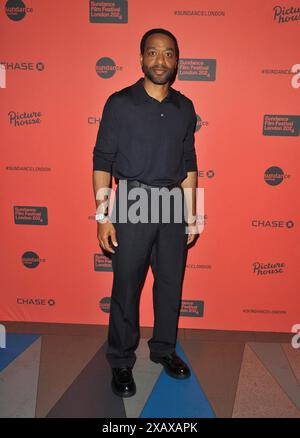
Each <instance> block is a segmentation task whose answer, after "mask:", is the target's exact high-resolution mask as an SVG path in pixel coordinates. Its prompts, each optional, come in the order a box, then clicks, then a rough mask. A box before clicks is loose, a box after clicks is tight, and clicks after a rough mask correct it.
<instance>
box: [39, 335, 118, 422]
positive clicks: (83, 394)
mask: <svg viewBox="0 0 300 438" xmlns="http://www.w3.org/2000/svg"><path fill="white" fill-rule="evenodd" d="M105 348H106V343H105V344H104V345H103V346H102V347H101V348H100V349H99V351H98V352H97V353H96V355H95V356H94V357H93V359H92V360H91V361H90V362H89V363H88V364H87V366H86V367H85V368H84V369H83V371H82V372H81V373H80V374H79V375H78V377H77V378H76V379H75V380H74V382H73V383H72V385H71V386H70V387H69V388H68V389H67V391H66V392H65V393H64V394H63V396H62V397H61V398H60V400H59V401H58V402H57V403H56V404H55V406H54V407H53V408H52V409H51V411H50V412H49V413H48V415H47V417H48V418H125V417H126V413H125V407H124V403H123V399H122V398H121V397H118V396H116V395H114V394H113V393H112V391H111V388H110V382H111V370H110V367H109V365H108V363H107V361H106V358H105Z"/></svg>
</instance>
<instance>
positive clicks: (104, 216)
mask: <svg viewBox="0 0 300 438" xmlns="http://www.w3.org/2000/svg"><path fill="white" fill-rule="evenodd" d="M108 217H109V215H108V214H104V213H97V214H96V216H95V219H96V221H97V222H99V223H100V224H102V223H105V222H106V219H107V218H108Z"/></svg>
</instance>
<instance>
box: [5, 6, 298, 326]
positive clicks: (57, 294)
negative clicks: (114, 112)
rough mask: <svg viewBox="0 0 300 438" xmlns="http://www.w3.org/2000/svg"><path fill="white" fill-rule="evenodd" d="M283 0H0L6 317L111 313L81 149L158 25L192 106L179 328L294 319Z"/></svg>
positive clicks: (290, 75) (294, 168) (149, 316)
mask: <svg viewBox="0 0 300 438" xmlns="http://www.w3.org/2000/svg"><path fill="white" fill-rule="evenodd" d="M280 5H281V6H278V2H275V0H274V1H272V0H264V1H258V0H255V1H251V2H249V1H246V0H245V1H243V0H241V1H233V0H219V1H212V0H210V1H200V0H198V1H197V0H181V1H179V0H169V1H167V0H166V1H158V0H152V1H151V2H149V1H144V0H129V1H128V3H127V2H126V1H111V2H106V1H101V2H100V1H90V2H89V1H87V0H76V1H72V2H71V1H53V0H51V1H50V0H43V1H37V0H26V1H25V2H22V1H14V0H13V1H7V2H5V1H3V2H1V11H0V26H1V29H2V30H1V32H2V38H1V41H0V63H1V64H2V67H1V70H0V73H1V89H0V94H1V96H0V99H1V109H0V120H1V125H0V126H1V160H2V165H1V187H2V196H1V215H0V216H1V217H0V220H1V231H2V240H1V241H2V242H3V244H4V251H2V263H1V269H2V270H3V272H2V276H1V278H2V288H1V308H0V319H1V320H3V321H6V320H15V321H36V322H38V321H39V322H61V323H91V324H107V323H108V316H109V313H108V312H109V298H110V293H111V286H112V270H111V263H110V259H109V258H107V257H105V256H104V255H103V254H102V252H101V249H100V247H99V245H98V241H97V236H96V224H95V222H94V213H95V202H94V198H93V191H92V150H93V147H94V143H95V139H96V134H97V130H98V124H99V120H100V117H101V114H102V109H103V105H104V103H105V101H106V99H107V97H108V96H109V95H110V94H111V93H113V92H114V91H116V90H119V89H121V88H123V87H125V86H128V85H130V84H132V83H133V82H135V81H136V80H137V79H138V78H139V77H141V76H143V74H142V71H141V69H140V65H139V43H140V39H141V37H142V35H143V34H144V32H146V31H147V30H148V29H150V28H153V27H164V28H166V29H168V30H170V31H171V32H173V33H174V34H175V35H176V37H177V38H178V42H179V47H180V58H181V59H180V67H179V75H178V77H177V79H176V82H175V83H174V84H173V87H174V88H176V89H179V90H180V91H181V92H182V93H184V94H186V95H187V96H188V97H190V98H191V99H192V100H193V102H194V105H195V108H196V112H197V114H198V117H199V123H198V129H197V132H196V134H195V138H196V150H197V158H198V166H199V180H198V186H199V187H202V188H204V196H205V198H204V208H205V214H204V216H203V218H202V220H203V222H204V229H203V232H202V233H201V235H200V238H199V239H198V241H197V244H196V245H195V246H194V247H192V248H191V249H190V250H189V254H188V260H187V268H186V272H185V279H184V287H183V296H182V309H181V317H180V323H179V327H182V328H183V327H185V328H206V329H228V330H229V329H232V330H262V331H274V332H277V331H284V332H290V331H291V327H292V325H294V324H296V323H300V311H299V310H300V309H299V308H300V303H299V249H300V248H299V230H298V224H299V203H298V199H299V190H297V189H298V187H299V163H300V144H299V143H300V142H299V127H300V123H299V109H300V78H299V76H300V58H299V31H300V10H299V8H298V11H297V8H296V6H297V5H296V2H294V1H289V0H283V2H280ZM18 8H19V9H18ZM114 185H115V182H114ZM152 283H153V277H152V273H151V270H150V269H149V272H148V275H147V280H146V283H145V286H144V289H143V293H142V297H141V312H140V315H141V321H140V322H141V325H142V326H151V325H152V323H153V311H152V289H151V288H152Z"/></svg>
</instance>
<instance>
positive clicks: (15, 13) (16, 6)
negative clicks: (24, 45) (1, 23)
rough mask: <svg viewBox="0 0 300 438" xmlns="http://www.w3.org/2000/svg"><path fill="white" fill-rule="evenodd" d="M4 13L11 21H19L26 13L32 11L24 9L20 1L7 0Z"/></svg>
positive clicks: (31, 10) (23, 4)
mask: <svg viewBox="0 0 300 438" xmlns="http://www.w3.org/2000/svg"><path fill="white" fill-rule="evenodd" d="M5 12H6V15H7V16H8V18H10V19H11V20H13V21H20V20H23V18H24V17H25V15H26V14H27V13H28V12H33V9H32V8H26V6H25V3H24V2H22V1H21V0H8V1H7V2H6V5H5Z"/></svg>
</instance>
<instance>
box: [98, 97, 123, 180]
mask: <svg viewBox="0 0 300 438" xmlns="http://www.w3.org/2000/svg"><path fill="white" fill-rule="evenodd" d="M118 132H119V130H118V121H117V118H116V100H114V99H113V98H112V96H109V98H108V99H107V101H106V103H105V105H104V108H103V113H102V118H101V122H100V125H99V129H98V134H97V139H96V144H95V147H94V150H93V170H104V171H106V172H111V171H112V164H113V162H114V161H115V158H116V154H117V150H118Z"/></svg>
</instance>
